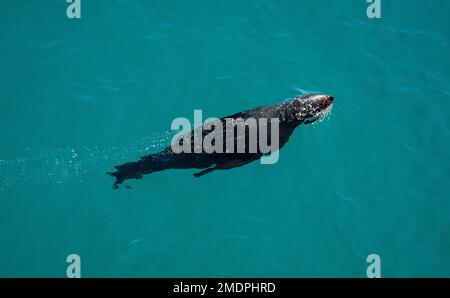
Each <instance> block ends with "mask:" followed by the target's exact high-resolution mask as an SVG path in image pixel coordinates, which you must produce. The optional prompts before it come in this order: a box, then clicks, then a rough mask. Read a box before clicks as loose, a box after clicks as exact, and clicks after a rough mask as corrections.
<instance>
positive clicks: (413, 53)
mask: <svg viewBox="0 0 450 298" xmlns="http://www.w3.org/2000/svg"><path fill="white" fill-rule="evenodd" d="M66 5H67V4H66V1H64V0H51V1H31V0H29V1H1V2H0V32H1V35H0V37H1V39H0V57H1V58H0V239H1V241H0V276H2V277H6V276H14V277H35V276H39V277H41V276H42V277H65V274H66V267H67V263H66V257H67V255H69V254H72V253H76V254H78V255H79V256H80V257H81V272H82V273H81V274H82V276H84V277H119V276H125V277H137V276H139V277H174V276H176V277H185V276H190V277H192V276H201V277H207V276H208V277H209V276H210V277H219V276H225V277H245V276H278V277H365V276H366V267H367V265H368V264H367V263H366V257H367V255H369V254H371V253H376V254H378V255H379V256H380V257H381V270H382V276H384V277H432V276H433V277H436V276H439V277H449V276H450V237H449V235H450V197H449V191H450V153H449V145H450V141H449V140H450V125H449V123H450V102H449V97H450V75H449V74H450V71H449V70H450V55H449V54H450V50H449V37H450V23H449V21H448V12H449V11H450V1H446V0H441V1H438V0H433V1H406V0H383V1H382V18H381V19H377V20H371V19H368V18H367V16H366V8H367V5H368V4H367V3H366V1H365V0H346V1H338V0H335V1H332V0H321V1H317V0H296V1H294V0H292V1H288V0H279V1H274V0H243V1H235V0H233V1H224V0H220V1H195V0H183V1H163V0H160V1H144V0H142V1H138V0H134V1H133V0H109V1H106V0H96V1H86V0H82V4H81V6H82V18H81V19H68V18H67V17H66V11H65V10H66ZM306 92H320V93H329V94H332V95H334V96H335V104H334V108H333V111H332V113H331V116H330V117H329V118H328V119H327V120H325V121H323V122H321V123H319V124H316V125H313V126H302V127H299V128H298V129H297V131H296V132H295V133H294V135H293V136H292V138H291V140H290V141H289V143H288V144H287V146H286V147H285V148H283V150H282V151H281V154H280V160H279V162H278V163H277V164H275V165H261V164H259V163H253V164H250V165H247V166H245V167H242V168H237V169H233V170H230V171H218V172H215V173H212V174H209V175H206V176H204V177H202V178H199V179H195V178H194V177H193V176H192V173H194V172H195V170H184V171H164V172H159V173H155V174H152V175H148V176H146V177H145V178H144V180H142V181H131V182H130V183H129V185H131V186H132V189H126V188H121V189H119V190H113V189H112V182H113V179H112V178H111V177H108V176H107V175H105V172H107V171H110V170H112V169H113V166H114V165H117V164H119V163H122V162H126V161H132V160H134V159H136V158H138V157H139V156H141V155H144V154H148V153H150V152H156V151H158V150H160V149H162V148H163V147H164V146H165V145H167V144H168V143H169V141H170V137H171V135H172V134H171V132H170V124H171V121H172V120H173V119H174V118H175V117H180V116H183V117H188V118H190V119H192V118H193V110H194V109H203V114H204V117H220V116H226V115H230V114H233V113H235V112H238V111H241V110H244V109H248V108H252V107H256V106H259V105H264V104H273V103H276V102H279V101H282V100H284V99H286V98H288V97H292V96H295V95H298V94H302V93H306Z"/></svg>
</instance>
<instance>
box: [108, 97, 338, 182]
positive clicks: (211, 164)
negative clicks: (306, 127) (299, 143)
mask: <svg viewBox="0 0 450 298" xmlns="http://www.w3.org/2000/svg"><path fill="white" fill-rule="evenodd" d="M332 103H333V97H332V96H329V95H316V94H308V95H303V96H298V97H294V98H293V99H291V100H289V101H286V102H283V103H281V104H277V105H272V106H262V107H258V108H255V109H252V110H246V111H242V112H239V113H237V114H234V115H231V116H228V117H223V118H221V119H218V121H219V122H221V124H222V125H221V127H223V140H224V141H223V146H224V150H223V151H222V152H220V153H218V152H212V153H206V152H205V150H203V149H202V150H201V151H199V152H198V151H197V153H196V152H194V150H192V152H188V153H184V152H181V153H175V152H174V151H173V149H172V146H169V147H167V148H166V149H164V150H163V151H161V152H159V153H156V154H150V155H147V156H144V157H142V158H141V159H140V160H139V161H136V162H130V163H126V164H123V165H119V166H116V167H115V168H116V171H115V172H113V173H108V174H109V175H111V176H114V177H115V178H116V181H115V183H114V188H117V187H118V185H119V184H121V183H122V182H123V181H125V180H127V179H141V178H142V177H143V175H145V174H149V173H152V172H156V171H162V170H166V169H190V168H196V169H203V170H202V171H201V172H198V173H195V174H194V176H195V177H200V176H202V175H204V174H207V173H210V172H212V171H214V170H226V169H231V168H235V167H240V166H243V165H245V164H248V163H250V162H252V161H255V160H258V159H260V158H261V157H262V156H263V155H264V154H265V153H264V152H261V150H257V151H256V152H255V151H251V150H249V148H250V147H251V146H249V142H250V139H249V135H248V128H247V130H246V133H245V135H244V138H245V141H244V143H245V151H244V152H241V151H239V150H231V152H232V153H230V148H225V147H226V146H225V144H226V142H225V138H226V135H227V129H228V130H229V129H230V127H229V126H227V119H228V120H229V119H234V120H239V121H241V120H243V121H245V120H247V119H251V118H252V119H255V120H256V125H257V126H258V128H260V126H261V124H260V123H261V122H259V121H258V120H261V119H262V118H265V119H267V120H268V121H267V122H266V123H267V126H264V131H265V130H266V129H267V139H266V140H271V133H272V129H271V125H272V124H271V122H270V119H274V118H275V119H278V120H279V122H278V125H279V130H278V148H277V149H281V148H282V147H283V146H284V145H285V144H286V142H287V141H288V140H289V137H290V136H291V134H292V133H293V132H294V130H295V128H296V127H297V126H299V125H300V124H309V123H313V122H315V121H317V120H319V119H321V118H323V117H324V116H325V115H326V114H327V113H328V112H329V111H330V110H331V106H332ZM213 126H214V125H213ZM232 129H235V128H232ZM210 132H211V127H208V129H205V128H204V127H203V129H202V132H201V133H200V136H201V137H202V138H203V139H204V138H205V137H206V136H207V135H208V134H209V133H210ZM233 135H234V139H233V140H232V141H231V143H232V144H233V145H234V149H236V148H237V145H238V143H239V142H242V135H239V134H236V133H234V134H233ZM194 136H195V132H194V131H192V132H191V133H190V134H189V139H190V140H191V146H192V148H193V147H194V146H195V144H194V143H195V140H194V139H195V138H194ZM239 138H241V140H240V141H239ZM189 139H188V140H189ZM258 142H259V139H258Z"/></svg>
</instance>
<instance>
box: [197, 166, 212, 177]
mask: <svg viewBox="0 0 450 298" xmlns="http://www.w3.org/2000/svg"><path fill="white" fill-rule="evenodd" d="M214 170H217V167H212V168H207V169H206V170H203V171H201V172H198V173H195V174H194V176H195V177H196V178H197V177H200V176H203V175H205V174H208V173H211V172H212V171H214Z"/></svg>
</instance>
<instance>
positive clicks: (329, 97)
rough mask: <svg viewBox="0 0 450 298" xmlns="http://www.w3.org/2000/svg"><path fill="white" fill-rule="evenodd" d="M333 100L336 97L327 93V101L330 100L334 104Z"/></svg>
mask: <svg viewBox="0 0 450 298" xmlns="http://www.w3.org/2000/svg"><path fill="white" fill-rule="evenodd" d="M333 100H334V97H333V96H331V95H327V101H328V103H329V104H332V103H333Z"/></svg>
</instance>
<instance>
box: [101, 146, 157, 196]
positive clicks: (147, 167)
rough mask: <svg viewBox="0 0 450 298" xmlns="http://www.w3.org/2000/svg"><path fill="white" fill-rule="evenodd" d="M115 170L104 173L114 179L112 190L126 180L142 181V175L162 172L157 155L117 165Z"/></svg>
mask: <svg viewBox="0 0 450 298" xmlns="http://www.w3.org/2000/svg"><path fill="white" fill-rule="evenodd" d="M115 168H116V171H115V172H109V173H106V174H108V175H110V176H113V177H115V178H116V181H115V182H114V185H113V188H118V187H119V184H122V183H123V182H124V181H125V180H127V179H142V176H143V175H144V174H150V173H152V172H155V171H160V170H162V168H161V162H160V160H159V158H158V155H157V154H151V155H148V156H145V157H143V158H142V159H141V160H139V161H136V162H129V163H125V164H123V165H118V166H115Z"/></svg>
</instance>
